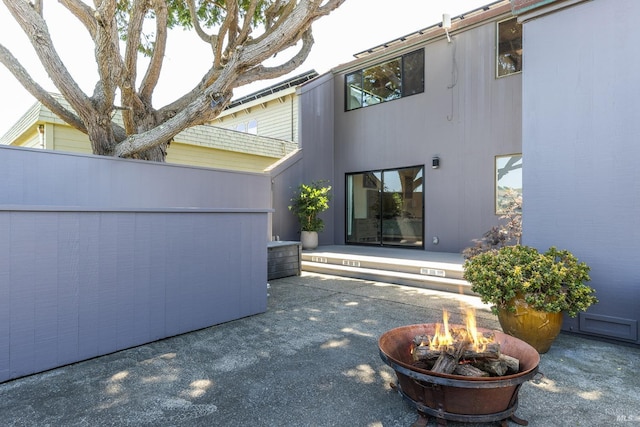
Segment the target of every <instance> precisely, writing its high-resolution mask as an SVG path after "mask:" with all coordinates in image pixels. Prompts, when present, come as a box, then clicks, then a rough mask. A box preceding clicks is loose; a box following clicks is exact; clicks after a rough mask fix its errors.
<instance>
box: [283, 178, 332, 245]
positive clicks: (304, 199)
mask: <svg viewBox="0 0 640 427" xmlns="http://www.w3.org/2000/svg"><path fill="white" fill-rule="evenodd" d="M330 200H331V186H330V185H329V182H328V181H322V180H321V181H314V182H312V183H311V184H300V185H299V186H298V189H297V190H296V192H295V194H294V196H293V198H292V199H291V205H290V206H289V210H290V211H291V212H293V213H294V214H295V215H296V216H297V217H298V221H300V230H301V232H300V240H301V242H302V248H303V249H315V248H316V247H317V246H318V232H320V231H322V230H323V229H324V221H323V220H322V218H319V217H318V214H320V213H322V212H324V211H326V210H327V209H329V201H330Z"/></svg>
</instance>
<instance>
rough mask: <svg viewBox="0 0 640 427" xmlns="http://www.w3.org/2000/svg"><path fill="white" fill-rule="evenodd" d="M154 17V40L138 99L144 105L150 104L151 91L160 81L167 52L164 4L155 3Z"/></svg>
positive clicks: (165, 10) (166, 16) (166, 14)
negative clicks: (140, 99)
mask: <svg viewBox="0 0 640 427" xmlns="http://www.w3.org/2000/svg"><path fill="white" fill-rule="evenodd" d="M155 12H156V13H155V15H156V40H155V45H154V47H153V55H152V56H151V61H150V62H149V67H148V68H147V73H146V74H145V76H144V78H143V79H142V84H141V85H140V97H141V98H142V101H143V102H144V103H145V104H150V103H151V96H152V95H153V91H154V89H155V88H156V86H157V85H158V80H159V79H160V71H161V70H162V63H163V61H164V55H165V52H166V50H167V36H168V34H167V19H168V10H167V5H166V3H165V2H156V7H155Z"/></svg>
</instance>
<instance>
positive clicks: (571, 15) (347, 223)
mask: <svg viewBox="0 0 640 427" xmlns="http://www.w3.org/2000/svg"><path fill="white" fill-rule="evenodd" d="M637 16H640V3H638V2H636V1H633V0H615V1H614V0H589V1H587V0H564V1H562V0H555V1H554V0H545V1H535V0H511V1H508V0H503V1H497V2H494V3H491V4H489V5H487V6H485V7H482V8H480V9H478V10H474V11H470V12H469V13H467V14H464V15H461V16H458V17H453V18H451V26H450V28H443V24H442V23H437V24H435V25H432V26H431V27H428V28H425V29H422V30H419V31H416V32H414V33H411V34H408V35H406V36H403V37H400V38H398V39H396V40H392V41H390V42H388V43H385V44H383V45H381V46H376V47H373V48H371V49H369V50H367V51H364V52H361V53H359V54H356V55H355V59H354V60H353V61H352V62H349V63H347V64H342V65H339V66H337V67H335V68H334V69H332V70H331V71H330V72H328V73H326V74H324V75H321V76H319V77H318V78H316V79H314V80H312V81H310V82H308V83H306V84H304V85H302V86H301V87H300V88H298V94H299V98H300V113H299V117H300V125H299V129H300V137H299V141H300V146H301V152H296V153H294V154H293V155H291V156H290V157H289V158H285V159H284V160H282V161H281V162H280V163H279V164H278V165H276V166H275V167H274V168H273V169H272V170H271V176H272V179H271V183H272V190H273V206H274V209H275V213H274V215H273V221H272V234H274V235H279V236H280V238H281V239H291V240H296V239H297V238H298V236H297V224H296V222H295V218H293V216H292V215H291V214H290V213H289V212H288V211H287V209H286V206H287V204H288V202H289V198H290V196H291V191H292V189H293V188H295V186H296V185H297V183H299V182H309V181H312V180H316V179H328V180H330V181H331V182H332V185H333V189H334V199H333V202H332V208H331V209H330V211H328V212H327V213H326V215H325V216H324V218H325V220H326V224H327V227H326V228H325V231H324V232H323V233H321V235H320V244H321V245H328V244H331V245H368V246H391V247H400V248H407V250H409V249H413V250H423V251H439V252H460V251H461V250H462V249H464V248H465V247H467V246H470V245H471V243H472V239H474V238H478V237H480V236H481V235H482V234H483V233H484V232H485V231H487V230H488V229H489V228H490V227H491V226H493V225H495V224H496V223H497V222H498V218H499V216H500V212H501V208H502V206H503V202H504V197H505V192H506V191H507V190H512V191H515V192H516V193H520V194H522V195H523V200H524V203H523V225H524V236H523V243H525V244H528V245H532V246H536V247H538V248H539V249H546V248H548V247H549V246H552V245H553V246H557V247H560V248H566V249H569V250H571V251H572V252H573V253H574V254H575V255H576V256H578V258H579V259H580V260H582V261H586V262H587V263H588V264H589V265H590V266H591V267H592V274H591V276H592V282H591V283H590V284H591V285H592V286H593V287H595V288H596V290H597V296H598V298H599V299H600V303H599V304H597V305H595V306H593V307H591V308H590V309H589V312H588V313H583V314H582V315H581V316H579V317H578V318H576V319H567V321H566V322H565V326H564V328H565V329H567V330H571V331H574V332H576V333H581V334H587V335H592V336H596V337H601V338H607V339H614V340H617V341H620V342H625V343H631V344H636V345H637V344H640V339H639V336H638V326H637V324H638V318H639V317H640V308H639V306H640V286H639V284H638V276H639V275H638V271H637V269H638V267H637V260H638V259H640V244H639V243H638V238H637V237H638V236H640V220H639V219H638V218H640V204H639V203H638V200H639V199H638V194H639V192H638V188H637V187H638V186H639V185H640V169H639V168H638V167H637V162H636V160H635V159H637V158H638V155H639V154H640V147H639V146H638V144H636V143H635V139H637V136H638V135H639V134H640V129H638V127H639V126H640V120H638V113H637V111H638V106H637V103H638V101H637V100H638V99H640V83H638V81H637V79H635V78H634V77H633V73H634V70H637V69H638V64H637V63H638V61H640V60H639V59H638V58H637V56H635V55H630V52H632V51H634V50H635V49H637V46H638V45H640V32H639V31H638V30H637V28H636V25H635V23H636V22H635V18H634V17H637ZM596 29H597V31H596ZM622 58H624V60H623V59H622ZM523 159H524V161H523Z"/></svg>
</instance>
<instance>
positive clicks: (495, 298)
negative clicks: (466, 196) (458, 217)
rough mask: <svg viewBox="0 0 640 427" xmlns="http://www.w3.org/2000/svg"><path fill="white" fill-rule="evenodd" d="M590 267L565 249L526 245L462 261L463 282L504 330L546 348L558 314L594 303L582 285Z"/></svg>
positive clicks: (559, 324) (574, 313)
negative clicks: (495, 317)
mask: <svg viewBox="0 0 640 427" xmlns="http://www.w3.org/2000/svg"><path fill="white" fill-rule="evenodd" d="M589 271H590V268H589V266H588V265H587V264H585V263H584V262H578V259H577V258H576V257H575V256H574V255H573V254H571V253H570V252H569V251H567V250H558V249H556V248H555V247H551V248H549V249H548V250H547V251H546V252H544V253H542V252H539V251H538V250H537V249H535V248H533V247H529V246H525V245H519V244H518V245H513V246H503V247H501V248H499V249H495V250H489V251H486V252H483V253H480V254H478V255H475V256H473V257H471V258H469V259H467V260H466V261H465V264H464V278H465V279H466V280H467V281H468V282H469V283H471V290H472V291H473V292H475V293H477V294H478V295H480V298H481V299H482V301H483V302H484V303H489V304H493V306H492V308H491V309H492V311H493V312H494V313H495V314H497V315H498V320H499V321H500V325H501V326H502V329H503V330H504V332H506V333H508V334H510V335H513V336H515V337H517V338H520V339H522V340H523V341H526V342H528V343H529V344H531V345H532V346H533V347H535V348H536V350H538V352H540V353H545V352H546V351H548V350H549V347H550V346H551V343H552V342H553V340H554V339H555V338H556V336H557V335H558V333H559V332H560V328H561V327H562V315H563V313H566V314H568V315H569V316H571V317H575V316H577V315H578V313H579V312H581V311H585V310H586V309H587V308H588V307H590V306H591V305H592V304H595V303H596V302H598V300H597V299H596V297H595V295H594V293H595V290H594V289H593V288H591V287H590V286H588V285H586V284H585V282H588V281H589V280H590V277H589Z"/></svg>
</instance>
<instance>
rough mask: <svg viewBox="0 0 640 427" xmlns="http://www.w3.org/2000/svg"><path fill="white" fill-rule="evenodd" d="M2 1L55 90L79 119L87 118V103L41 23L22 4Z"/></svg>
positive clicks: (22, 2)
mask: <svg viewBox="0 0 640 427" xmlns="http://www.w3.org/2000/svg"><path fill="white" fill-rule="evenodd" d="M3 1H4V4H5V6H6V7H7V9H9V11H10V12H11V14H12V15H13V17H14V19H15V20H16V22H17V23H18V25H20V27H21V28H22V30H23V31H24V32H25V34H27V35H28V36H29V40H30V41H31V45H32V46H33V49H34V50H35V52H36V54H37V55H38V58H39V59H40V62H41V63H42V65H43V66H44V68H45V70H46V71H47V74H49V76H50V77H51V80H52V81H53V83H54V84H55V85H56V87H57V88H58V90H60V92H61V93H62V94H63V95H64V97H65V99H67V101H69V104H71V107H72V108H73V109H74V110H75V111H76V112H77V113H78V114H79V115H80V117H83V116H85V117H87V112H88V111H90V110H91V109H92V106H91V102H90V100H89V98H88V97H87V96H86V95H85V94H84V92H82V90H81V89H80V87H79V86H78V85H77V84H76V82H75V80H74V79H73V77H72V76H71V74H69V71H68V70H67V68H66V67H65V65H64V63H63V62H62V60H61V59H60V57H59V56H58V53H57V51H56V50H55V47H54V46H53V42H52V41H51V36H50V35H49V30H48V28H47V24H46V23H45V21H44V20H43V19H42V17H41V16H40V15H39V14H38V13H37V12H36V11H35V10H33V8H32V7H31V6H29V3H27V2H25V1H15V0H14V1H11V0H3Z"/></svg>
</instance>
